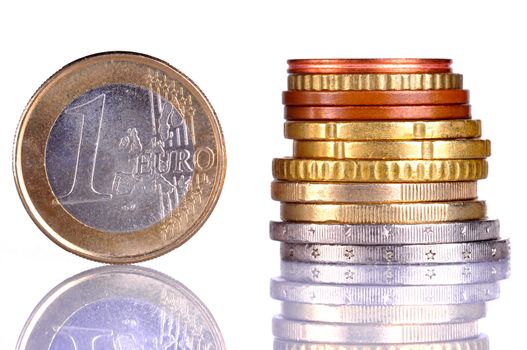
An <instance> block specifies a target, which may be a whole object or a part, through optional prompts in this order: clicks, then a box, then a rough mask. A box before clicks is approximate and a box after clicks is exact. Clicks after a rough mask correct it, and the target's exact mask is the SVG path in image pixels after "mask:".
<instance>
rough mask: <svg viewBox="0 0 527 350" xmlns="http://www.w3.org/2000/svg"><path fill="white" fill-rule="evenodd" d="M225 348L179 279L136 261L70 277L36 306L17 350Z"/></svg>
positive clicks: (203, 309)
mask: <svg viewBox="0 0 527 350" xmlns="http://www.w3.org/2000/svg"><path fill="white" fill-rule="evenodd" d="M169 348H173V349H176V348H177V349H196V348H200V349H211V350H212V349H216V350H220V349H225V344H224V342H223V338H222V335H221V332H220V330H219V328H218V326H217V324H216V322H215V321H214V318H213V317H212V315H211V314H210V312H209V311H208V309H207V308H206V307H205V305H204V304H203V303H202V302H201V301H200V300H199V299H198V298H197V297H196V296H195V295H194V294H193V293H192V292H191V291H190V290H188V289H187V288H186V287H184V286H183V285H182V284H180V283H179V282H177V281H175V280H173V279H171V278H169V277H168V276H165V275H163V274H161V273H159V272H157V271H154V270H150V269H146V268H139V267H134V266H109V267H107V266H105V267H102V268H97V269H94V270H90V271H87V272H84V273H81V274H79V275H77V276H75V277H72V278H70V279H68V280H66V281H64V282H63V283H61V284H60V285H59V286H57V287H56V288H55V289H53V290H52V291H51V292H50V293H49V294H48V295H47V296H46V297H45V298H44V299H43V300H42V301H41V302H40V304H39V305H38V306H37V307H36V308H35V310H34V311H33V313H32V314H31V316H30V317H29V319H28V321H27V323H26V325H25V327H24V329H23V331H22V334H21V335H20V338H19V341H18V345H17V348H16V349H17V350H43V349H49V350H84V349H90V350H99V349H112V350H113V349H169Z"/></svg>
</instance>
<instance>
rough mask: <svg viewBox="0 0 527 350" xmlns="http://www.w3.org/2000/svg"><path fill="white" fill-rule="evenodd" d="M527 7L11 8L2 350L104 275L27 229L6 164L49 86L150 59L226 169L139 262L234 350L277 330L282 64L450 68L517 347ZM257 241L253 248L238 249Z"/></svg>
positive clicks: (1, 167)
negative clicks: (476, 124)
mask: <svg viewBox="0 0 527 350" xmlns="http://www.w3.org/2000/svg"><path fill="white" fill-rule="evenodd" d="M521 5H522V3H521V2H520V1H510V0H504V1H502V2H500V3H499V4H496V3H491V2H478V3H475V2H472V3H471V2H459V1H452V0H447V1H443V2H441V3H440V4H432V3H427V2H422V1H417V0H415V1H400V2H392V1H379V2H356V3H352V2H341V1H326V2H320V1H288V2H275V3H271V2H258V3H256V2H243V1H221V2H220V1H207V2H193V1H187V2H186V3H180V2H171V1H148V2H146V1H141V2H139V1H128V2H126V3H124V2H109V1H100V0H93V1H90V2H82V3H81V2H78V3H73V2H55V3H51V2H49V1H46V2H43V1H25V2H22V1H18V2H14V1H4V2H2V4H1V5H0V33H1V38H2V40H1V43H2V50H1V51H2V54H1V56H0V63H1V64H0V77H1V78H0V82H1V83H0V96H1V101H2V102H1V103H2V107H3V108H2V122H3V124H2V127H1V128H0V143H1V146H0V193H1V194H2V197H1V201H0V212H1V213H2V226H1V227H2V234H0V247H1V248H2V251H1V254H0V273H1V274H2V283H1V286H2V289H1V292H0V296H1V297H0V310H2V313H1V315H0V329H1V330H2V331H1V332H0V348H1V349H13V348H14V347H15V343H16V341H17V338H18V336H19V333H20V331H21V330H22V327H23V325H24V322H25V321H26V319H27V318H28V317H29V315H30V313H31V311H32V310H33V308H34V307H35V306H36V305H37V303H38V302H39V301H40V300H41V298H43V297H44V295H45V294H46V293H47V292H48V291H49V290H50V289H52V288H53V287H55V286H56V285H57V284H59V283H60V282H62V281H63V280H65V279H66V278H68V277H71V276H72V275H74V274H77V273H80V272H82V271H84V270H86V269H89V268H92V267H96V266H99V264H97V263H93V262H90V261H87V260H84V259H81V258H78V257H76V256H74V255H72V254H69V253H67V252H65V251H63V250H62V249H60V248H59V247H57V246H56V245H55V244H53V243H52V242H50V241H49V240H48V239H47V238H46V237H45V236H44V235H43V234H42V233H40V231H39V230H38V229H37V227H36V226H35V225H34V224H33V223H32V222H31V220H30V219H29V216H28V215H27V214H26V213H25V210H24V209H23V207H22V204H21V202H20V200H19V198H18V195H17V193H16V190H15V186H14V181H13V179H12V174H11V152H12V140H13V138H14V134H15V128H16V125H17V123H18V120H19V117H20V115H21V113H22V111H23V108H24V106H25V105H26V103H27V101H28V100H29V98H30V97H31V95H32V94H33V92H34V91H35V90H36V89H37V88H38V86H40V84H42V83H43V82H44V81H45V79H47V78H48V77H49V76H50V75H51V74H53V73H54V72H55V71H56V70H58V69H59V68H61V67H62V66H63V65H64V64H66V63H68V62H70V61H72V60H74V59H77V58H79V57H82V56H85V55H88V54H91V53H95V52H99V51H107V50H131V51H139V52H143V53H147V54H151V55H153V56H156V57H159V58H161V59H163V60H166V61H168V62H170V63H171V64H172V65H174V66H175V67H177V68H178V69H180V70H181V71H183V72H185V73H186V74H188V75H189V76H190V77H191V78H192V79H193V80H194V81H195V82H196V83H197V84H198V85H199V86H200V88H201V89H202V90H203V91H204V92H205V94H206V95H207V96H208V98H209V99H210V101H211V103H212V105H213V106H214V108H215V109H216V112H217V114H218V117H219V119H220V121H221V124H222V127H223V131H224V134H225V140H226V145H227V156H228V163H227V177H226V182H225V187H224V189H223V193H222V196H221V198H220V200H219V202H218V205H217V207H216V209H215V211H214V212H213V214H212V215H211V217H210V219H209V220H208V221H207V223H206V224H205V226H204V227H203V228H202V230H200V232H198V233H197V234H196V235H195V237H193V238H192V239H191V240H190V241H189V242H187V243H186V244H185V245H184V246H183V247H181V248H179V249H177V250H176V251H173V252H172V253H170V254H167V255H165V256H163V257H161V258H158V259H155V260H152V261H148V262H146V263H144V264H142V265H144V266H147V267H152V268H155V269H156V270H159V271H161V272H163V273H165V274H168V275H170V276H172V277H173V278H175V279H177V280H179V281H180V282H182V283H184V284H185V285H186V286H187V287H188V288H190V289H191V290H192V291H193V292H194V293H195V294H196V295H197V296H198V297H199V298H200V299H201V300H202V301H203V302H204V303H205V304H206V305H207V307H208V308H209V309H210V311H211V312H212V314H213V315H214V317H215V319H216V321H217V323H218V325H219V327H220V329H221V330H222V332H223V336H224V339H225V342H226V345H227V348H229V349H233V350H237V349H240V350H241V349H248V348H252V349H271V348H272V335H271V319H272V316H273V315H274V314H277V313H279V310H280V306H279V303H278V302H276V301H273V300H271V298H270V297H269V279H270V278H271V277H274V276H276V275H278V274H279V244H278V243H277V242H272V241H271V240H270V239H269V235H268V232H267V231H268V222H269V220H271V219H274V220H276V219H277V218H278V216H279V205H278V204H277V203H273V202H272V201H271V199H270V182H271V159H272V158H273V157H280V156H285V155H288V154H290V153H291V143H290V141H286V140H285V139H284V138H283V136H282V124H283V118H282V114H283V109H282V104H281V92H282V90H284V89H285V88H286V60H287V59H288V58H309V57H446V58H452V59H453V60H454V64H453V68H454V71H455V72H458V73H462V74H463V75H464V87H465V88H467V89H469V90H470V94H471V104H472V106H473V109H472V111H473V116H474V117H475V118H478V119H481V120H482V123H483V137H484V138H487V139H490V140H491V141H492V147H493V155H492V156H491V157H490V159H489V163H490V176H489V178H488V179H487V180H484V181H482V182H480V185H479V193H480V197H481V198H483V199H485V200H486V201H487V204H488V206H489V214H490V215H491V216H492V217H497V218H499V219H500V221H501V227H502V231H501V232H502V236H503V237H505V238H507V237H508V238H511V242H512V277H511V279H509V280H507V281H505V282H503V283H502V285H501V298H500V299H499V300H498V301H494V302H491V303H490V305H489V311H488V316H487V319H485V320H483V321H482V322H481V329H482V331H484V332H486V333H487V334H488V335H489V337H490V342H491V348H492V349H508V348H513V346H514V345H521V344H522V341H523V340H522V339H523V337H524V334H523V328H524V327H523V322H521V317H522V316H523V315H525V314H526V312H527V306H526V303H525V296H524V288H525V287H526V283H525V281H524V276H523V271H524V270H525V268H527V263H526V262H525V257H524V256H525V254H524V252H523V251H522V250H523V249H524V247H526V246H527V234H526V232H524V231H525V230H526V229H525V219H526V215H525V205H524V203H525V202H524V201H525V198H526V197H527V190H526V187H525V179H526V178H527V176H526V174H527V162H525V160H522V158H525V154H524V153H525V150H526V149H527V146H525V140H526V137H525V130H526V126H527V119H526V118H527V114H526V109H525V82H526V81H527V73H526V72H527V71H526V70H525V68H524V65H525V62H527V52H526V50H525V44H524V42H525V38H524V37H525V33H526V32H527V22H525V21H524V10H523V7H522V6H521ZM308 20H311V21H313V23H314V25H313V26H309V25H307V24H306V22H305V21H308ZM518 160H520V161H519V162H518ZM247 243H250V244H248V245H247V247H250V248H247V249H243V247H244V245H245V244H247ZM204 260H207V261H208V262H209V263H204V262H203V261H204ZM241 280H243V282H244V283H243V288H242V287H241V286H242V284H240V281H241ZM519 318H520V319H519ZM255 344H256V345H255ZM520 347H522V346H520Z"/></svg>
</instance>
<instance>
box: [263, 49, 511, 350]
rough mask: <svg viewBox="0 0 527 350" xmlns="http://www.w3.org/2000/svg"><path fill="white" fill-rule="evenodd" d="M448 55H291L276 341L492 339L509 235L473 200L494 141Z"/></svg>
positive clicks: (442, 344) (471, 343)
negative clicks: (489, 314) (486, 329)
mask: <svg viewBox="0 0 527 350" xmlns="http://www.w3.org/2000/svg"><path fill="white" fill-rule="evenodd" d="M450 63H451V62H450V60H426V59H416V60H413V59H412V60H391V59H389V60H384V59H381V60H292V61H289V73H291V75H290V76H289V80H288V83H289V84H288V85H289V90H288V91H286V92H284V94H283V101H284V104H285V105H286V107H285V116H286V119H287V121H286V124H285V136H286V137H287V138H290V139H293V140H294V146H293V158H285V159H275V160H274V162H273V175H274V178H275V181H274V182H273V184H272V196H273V199H275V200H278V201H281V202H282V204H281V218H282V220H283V222H272V223H271V228H270V229H271V237H272V238H273V239H275V240H279V241H281V242H282V243H281V256H282V259H283V262H282V277H281V278H279V279H275V280H273V282H272V287H271V288H272V294H273V296H274V297H275V298H277V299H279V300H282V301H283V302H284V303H283V309H282V315H280V316H278V317H277V318H276V319H275V320H274V326H273V332H274V335H275V337H276V342H275V348H277V349H337V347H334V348H333V347H329V345H324V346H326V347H323V344H341V346H342V347H338V349H359V348H360V349H373V348H375V349H379V350H380V349H385V347H382V346H380V347H375V346H376V345H375V344H385V345H387V344H391V345H392V346H396V344H400V345H402V344H414V343H415V344H417V343H419V344H421V346H422V347H417V345H416V347H411V348H410V347H408V348H406V347H405V348H404V349H420V350H421V349H447V348H456V349H457V348H460V349H461V348H463V349H465V348H466V349H484V348H486V346H487V345H486V344H487V340H486V338H485V337H484V336H481V335H479V333H478V330H477V320H478V319H479V318H481V317H483V316H484V310H485V302H486V301H488V300H491V299H493V298H496V297H497V296H498V288H499V286H498V285H497V281H498V280H500V279H502V278H505V277H506V276H507V273H508V263H507V261H505V260H506V259H507V258H508V257H509V243H508V241H506V240H500V238H499V223H498V221H497V220H490V219H487V218H486V206H485V202H484V201H480V200H477V189H476V181H477V180H479V179H482V178H485V177H486V175H487V162H486V160H485V158H486V157H488V156H489V155H490V142H489V141H487V140H481V139H479V137H480V135H481V125H480V121H479V120H472V119H470V106H469V104H468V92H467V91H466V90H462V77H461V75H459V74H453V73H452V72H451V68H450ZM317 344H318V345H317ZM359 344H363V345H364V344H369V345H371V347H367V346H366V347H364V348H363V347H358V345H359ZM427 344H428V345H427ZM434 344H435V345H434ZM317 346H320V347H317ZM397 346H398V345H397ZM397 346H396V347H389V346H388V345H387V346H386V348H390V349H400V348H402V347H397ZM434 346H436V347H434Z"/></svg>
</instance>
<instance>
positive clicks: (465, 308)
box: [281, 301, 486, 325]
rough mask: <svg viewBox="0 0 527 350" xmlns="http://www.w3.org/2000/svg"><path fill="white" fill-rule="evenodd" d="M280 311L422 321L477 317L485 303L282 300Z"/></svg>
mask: <svg viewBox="0 0 527 350" xmlns="http://www.w3.org/2000/svg"><path fill="white" fill-rule="evenodd" d="M281 304H282V315H283V316H284V317H285V318H288V319H292V320H304V321H316V322H332V323H363V324H392V325H394V324H421V323H458V322H469V321H475V320H479V319H481V318H483V317H485V315H486V304H485V303H476V304H452V305H392V306H384V305H382V306H379V305H373V306H362V305H318V304H306V303H292V302H287V301H284V302H282V303H281Z"/></svg>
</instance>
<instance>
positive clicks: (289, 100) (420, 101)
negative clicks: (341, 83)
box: [282, 89, 468, 106]
mask: <svg viewBox="0 0 527 350" xmlns="http://www.w3.org/2000/svg"><path fill="white" fill-rule="evenodd" d="M282 102H283V104H284V105H288V106H361V105H362V106H367V105H370V106H371V105H378V106H379V105H380V106H389V105H449V104H466V103H468V91H467V90H459V89H456V90H428V91H330V92H328V91H284V92H283V93H282Z"/></svg>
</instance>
